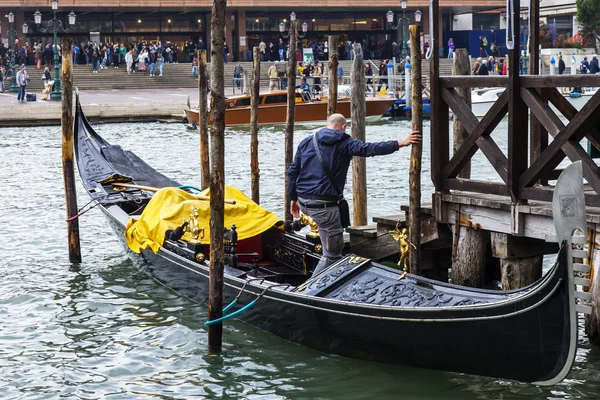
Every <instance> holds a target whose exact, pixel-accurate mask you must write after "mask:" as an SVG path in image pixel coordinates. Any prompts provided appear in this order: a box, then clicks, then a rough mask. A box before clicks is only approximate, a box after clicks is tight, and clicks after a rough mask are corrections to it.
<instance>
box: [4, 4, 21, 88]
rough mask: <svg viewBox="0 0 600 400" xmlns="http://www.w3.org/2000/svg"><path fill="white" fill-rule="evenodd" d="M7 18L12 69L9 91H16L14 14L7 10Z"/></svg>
mask: <svg viewBox="0 0 600 400" xmlns="http://www.w3.org/2000/svg"><path fill="white" fill-rule="evenodd" d="M6 18H8V32H7V33H8V35H9V40H10V43H9V46H8V51H9V52H10V68H11V69H12V78H11V79H10V92H11V93H17V92H18V91H19V88H18V86H17V72H16V71H15V35H16V34H17V31H16V30H15V14H13V12H12V11H11V12H9V13H8V15H6Z"/></svg>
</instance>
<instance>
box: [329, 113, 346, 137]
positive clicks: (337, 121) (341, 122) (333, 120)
mask: <svg viewBox="0 0 600 400" xmlns="http://www.w3.org/2000/svg"><path fill="white" fill-rule="evenodd" d="M325 126H326V127H327V128H329V129H335V130H338V131H343V132H345V131H346V117H344V116H343V115H342V114H338V113H336V114H331V115H330V116H329V118H327V125H325Z"/></svg>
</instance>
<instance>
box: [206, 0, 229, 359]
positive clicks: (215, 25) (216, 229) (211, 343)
mask: <svg viewBox="0 0 600 400" xmlns="http://www.w3.org/2000/svg"><path fill="white" fill-rule="evenodd" d="M226 6H227V0H213V6H212V17H211V26H212V29H211V44H212V48H211V59H212V62H211V64H210V72H211V74H210V76H211V80H210V87H211V91H210V117H211V118H210V119H211V124H210V127H211V132H210V145H211V148H210V166H211V171H210V172H211V175H210V273H209V280H210V283H209V293H208V320H209V321H211V320H214V319H218V318H221V316H222V315H223V274H224V265H225V260H224V256H225V254H224V243H223V239H224V223H225V204H224V200H225V195H224V191H225V183H224V182H225V181H224V175H225V149H224V147H225V82H224V79H225V73H224V60H223V47H224V43H225V30H224V28H225V9H226ZM222 336H223V324H214V325H211V326H209V327H208V352H209V353H210V354H219V353H220V352H221V346H222V343H223V338H222Z"/></svg>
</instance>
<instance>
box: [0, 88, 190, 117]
mask: <svg viewBox="0 0 600 400" xmlns="http://www.w3.org/2000/svg"><path fill="white" fill-rule="evenodd" d="M34 93H36V94H37V98H38V100H37V101H35V102H26V103H19V102H17V94H16V93H8V92H7V93H0V126H3V127H9V126H39V125H57V124H60V116H61V102H60V101H51V100H48V101H43V100H40V99H41V93H39V91H35V92H34ZM188 96H190V104H191V105H192V106H195V105H197V104H198V90H197V89H193V88H183V89H168V90H165V89H139V90H135V91H132V90H122V89H110V90H87V91H80V98H81V104H82V105H83V107H84V108H85V113H86V116H88V117H89V119H90V120H92V121H97V120H100V119H101V120H102V121H104V122H119V121H130V122H144V121H157V120H161V119H177V116H180V117H181V119H180V120H183V109H184V108H186V107H187V104H186V103H187V97H188Z"/></svg>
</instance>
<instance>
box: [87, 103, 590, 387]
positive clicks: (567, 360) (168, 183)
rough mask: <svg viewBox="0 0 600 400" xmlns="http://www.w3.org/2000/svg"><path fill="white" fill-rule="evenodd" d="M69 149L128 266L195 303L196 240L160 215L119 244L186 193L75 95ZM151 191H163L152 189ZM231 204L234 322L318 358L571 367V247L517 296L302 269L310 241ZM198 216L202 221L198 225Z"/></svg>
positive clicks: (203, 292)
mask: <svg viewBox="0 0 600 400" xmlns="http://www.w3.org/2000/svg"><path fill="white" fill-rule="evenodd" d="M75 154H76V159H77V164H78V171H79V174H80V177H81V181H82V184H83V187H84V188H85V189H86V191H87V192H88V194H89V195H90V196H91V198H92V199H93V201H95V202H96V203H97V204H98V208H99V209H100V210H101V211H102V212H103V213H104V214H105V216H106V218H107V219H108V221H109V224H110V225H111V226H112V228H113V229H114V231H115V232H116V233H117V236H118V237H119V238H120V239H121V240H122V241H123V242H125V243H126V244H127V247H126V248H127V249H128V250H127V252H128V255H129V256H130V257H131V259H132V260H133V262H134V263H135V264H136V266H138V267H139V268H140V269H141V270H143V271H145V272H146V273H148V274H149V275H150V276H152V277H153V278H155V279H156V280H158V281H159V282H161V283H162V284H164V285H166V286H167V287H170V288H171V289H173V290H174V291H176V292H177V293H179V294H181V295H183V296H186V297H188V298H189V299H191V300H193V301H195V302H199V303H204V302H205V301H206V299H207V296H208V276H209V269H210V260H207V259H206V255H207V254H209V251H208V243H207V242H206V241H205V239H202V238H200V236H199V235H197V236H196V237H195V238H194V237H192V240H190V237H189V236H188V237H187V238H186V236H185V235H184V236H181V237H174V236H171V234H169V233H167V232H168V231H173V230H176V228H177V227H178V226H177V224H176V223H173V222H171V223H170V225H169V222H168V221H162V222H163V223H165V224H166V225H161V226H162V228H161V229H160V232H159V236H158V238H156V237H155V238H154V239H153V240H154V242H153V243H154V244H153V245H149V246H147V247H144V246H143V245H141V246H132V243H131V242H130V241H129V239H127V238H128V237H131V236H135V235H131V233H132V231H131V230H135V229H136V224H139V223H140V221H144V220H145V219H146V218H155V217H156V215H154V214H151V213H150V211H152V210H157V209H160V205H161V204H163V203H162V201H163V200H162V199H163V198H161V197H160V194H161V192H162V193H164V191H167V190H169V191H173V192H172V193H178V195H179V196H181V197H183V198H186V199H188V198H189V197H191V196H192V194H190V193H187V192H186V190H185V189H175V188H176V187H178V186H179V183H178V182H175V181H173V180H172V179H170V178H168V177H166V176H164V175H162V174H161V173H159V172H157V171H156V170H154V169H153V168H152V167H150V166H149V165H148V164H146V163H145V162H144V161H143V160H141V159H140V158H139V157H137V156H136V155H135V154H134V153H132V152H129V151H124V150H123V149H122V148H121V147H120V146H118V145H111V144H110V143H108V142H107V141H106V140H104V139H103V138H102V137H100V136H99V135H98V134H97V133H96V132H95V131H94V130H93V128H92V127H91V126H90V125H89V123H88V122H87V120H86V118H85V116H84V114H83V112H82V109H81V105H80V104H79V102H77V106H76V114H75ZM569 168H570V167H569ZM580 173H581V166H580V165H579V174H580ZM573 181H575V180H574V179H571V182H573ZM149 188H156V190H159V189H160V190H159V191H158V192H157V193H156V194H154V193H153V190H150V189H149ZM161 188H162V189H161ZM231 193H233V191H232V192H231ZM205 194H206V193H205ZM563 195H564V193H563ZM578 195H579V194H577V193H574V194H573V196H578ZM238 196H239V198H240V200H241V201H242V203H243V204H244V205H248V204H250V202H249V201H248V200H247V199H244V198H243V196H242V195H239V194H238ZM581 196H583V193H582V192H581ZM167 197H169V196H167ZM153 200H157V201H158V205H157V202H156V201H155V202H153ZM186 201H188V200H186ZM190 201H191V200H190ZM194 201H195V200H194ZM575 203H576V202H575ZM194 204H195V203H194ZM569 204H570V205H573V202H569ZM228 207H233V206H228V205H226V207H225V211H226V217H225V221H226V224H228V226H227V227H228V228H230V233H231V232H233V231H235V232H238V231H239V232H242V231H244V232H246V235H249V236H248V237H245V236H244V237H243V238H240V240H239V241H237V240H236V239H235V238H236V236H237V234H236V235H233V234H230V235H229V236H228V243H227V246H226V248H227V249H228V251H227V256H226V259H227V265H226V268H225V277H224V296H225V304H227V303H230V304H232V307H231V308H230V309H229V310H228V311H230V312H231V313H232V315H233V313H236V312H238V311H240V310H242V309H245V311H244V312H242V313H240V314H239V315H237V318H239V319H240V320H242V321H244V322H246V323H248V324H250V325H252V326H255V327H257V328H260V329H263V330H265V331H268V332H270V333H272V334H274V335H277V336H279V337H282V338H284V339H286V340H289V341H291V342H295V343H299V344H302V345H305V346H308V347H311V348H314V349H316V350H320V351H323V352H326V353H333V354H339V355H342V356H348V357H353V358H360V359H365V360H369V361H378V362H384V363H392V364H402V365H407V366H414V367H422V368H430V369H438V370H444V371H452V372H464V373H470V374H476V375H484V376H492V377H499V378H508V379H515V380H519V381H525V382H537V383H540V384H552V383H555V382H557V381H559V380H561V379H563V378H564V377H565V376H566V374H567V372H568V371H569V369H570V367H571V365H572V363H573V360H574V356H575V350H576V346H577V323H576V322H577V314H576V310H575V285H574V283H573V266H572V258H571V246H570V244H569V243H568V242H567V239H566V238H564V237H562V236H561V237H559V241H560V242H561V243H562V246H561V250H560V252H559V254H558V256H557V261H556V263H555V265H554V266H553V267H552V269H551V270H550V271H549V272H548V273H547V274H546V275H545V276H544V277H543V278H542V279H540V280H539V281H538V282H536V283H535V284H533V285H530V286H528V287H526V288H524V289H521V290H515V291H505V292H503V291H491V290H482V289H472V288H466V287H460V286H456V285H452V284H448V283H442V282H437V281H433V280H430V279H426V278H423V277H419V276H415V275H411V274H408V275H407V276H406V277H404V278H403V279H400V280H399V279H398V278H399V276H400V273H399V271H398V270H396V269H394V268H389V267H387V266H385V265H382V264H380V263H378V262H376V261H374V260H370V259H366V258H363V257H360V256H356V255H350V254H349V255H346V256H345V257H343V258H342V259H341V260H339V261H338V262H337V263H336V264H334V265H332V266H331V267H330V268H329V269H327V270H325V271H324V272H322V273H321V274H319V275H317V276H311V273H312V270H313V269H314V267H315V266H316V263H317V261H318V260H319V257H320V250H319V243H318V241H317V240H316V239H315V238H314V237H313V236H308V235H300V234H298V233H295V232H291V231H286V230H284V229H281V226H278V224H277V223H273V224H272V226H269V227H267V229H265V230H262V231H261V232H260V233H256V232H253V229H249V228H253V224H254V222H252V221H253V218H249V219H250V221H251V222H247V221H246V220H243V219H242V218H241V217H239V214H236V212H238V211H239V209H235V208H231V210H234V211H236V212H233V213H231V214H230V215H229V218H230V219H229V220H228V214H227V212H228ZM199 208H201V207H200V206H199ZM200 211H201V210H200ZM261 212H262V211H261ZM167 214H171V213H170V212H169V213H167ZM565 214H569V215H570V214H572V213H565ZM575 214H577V213H575ZM236 215H238V216H237V217H236ZM579 215H581V214H579ZM178 218H179V217H177V218H174V219H175V220H178V221H180V219H178ZM231 218H233V219H231ZM195 221H196V222H195V225H198V226H201V227H204V228H208V222H207V221H206V220H202V219H198V220H195ZM228 221H229V222H228ZM268 221H272V220H268ZM584 221H585V220H584ZM233 224H235V225H236V229H237V231H236V230H234V229H233V226H232V225H233ZM247 224H250V225H251V226H247ZM563 225H564V221H563ZM263 227H264V226H263ZM167 228H168V229H167ZM126 232H128V235H127V236H126ZM248 232H250V233H248ZM138 233H140V232H138ZM206 236H209V235H206ZM136 243H138V244H139V243H141V241H140V240H138V241H137V242H136ZM252 302H254V303H253V307H248V305H249V304H251V303H252Z"/></svg>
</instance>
